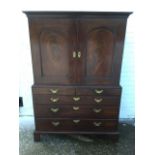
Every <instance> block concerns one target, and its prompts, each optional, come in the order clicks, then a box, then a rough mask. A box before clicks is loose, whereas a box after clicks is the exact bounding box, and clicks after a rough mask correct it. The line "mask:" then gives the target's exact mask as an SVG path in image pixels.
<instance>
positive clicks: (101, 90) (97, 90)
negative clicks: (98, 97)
mask: <svg viewBox="0 0 155 155" xmlns="http://www.w3.org/2000/svg"><path fill="white" fill-rule="evenodd" d="M95 93H96V94H101V93H103V89H100V90H99V89H95Z"/></svg>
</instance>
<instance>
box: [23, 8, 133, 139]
mask: <svg viewBox="0 0 155 155" xmlns="http://www.w3.org/2000/svg"><path fill="white" fill-rule="evenodd" d="M25 13H26V15H27V16H28V21H29V30H30V42H31V51H32V61H33V73H34V85H33V86H32V92H33V105H34V114H35V131H34V140H35V141H39V140H40V134H44V133H65V134H103V135H110V136H115V137H118V134H119V132H118V118H119V108H120V97H121V86H120V84H119V79H120V71H121V62H122V52H123V46H124V38H125V29H126V22H127V17H128V16H129V15H130V14H131V12H32V11H31V12H29V11H28V12H25Z"/></svg>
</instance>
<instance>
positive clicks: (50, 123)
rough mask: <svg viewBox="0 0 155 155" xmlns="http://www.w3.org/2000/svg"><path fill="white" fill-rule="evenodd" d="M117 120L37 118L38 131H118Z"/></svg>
mask: <svg viewBox="0 0 155 155" xmlns="http://www.w3.org/2000/svg"><path fill="white" fill-rule="evenodd" d="M117 123H118V121H117V120H103V119H100V120H98V119H93V120H80V119H42V118H41V119H36V130H38V131H51V132H52V131H108V132H110V131H116V130H117Z"/></svg>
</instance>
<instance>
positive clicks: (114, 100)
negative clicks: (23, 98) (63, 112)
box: [33, 94, 120, 106]
mask: <svg viewBox="0 0 155 155" xmlns="http://www.w3.org/2000/svg"><path fill="white" fill-rule="evenodd" d="M33 101H34V103H35V104H82V105H83V104H88V105H89V104H97V105H107V106H108V105H119V102H120V96H111V97H109V96H108V97H107V96H106V97H105V96H80V95H79V96H64V95H61V96H60V95H49V94H42V95H41V94H33Z"/></svg>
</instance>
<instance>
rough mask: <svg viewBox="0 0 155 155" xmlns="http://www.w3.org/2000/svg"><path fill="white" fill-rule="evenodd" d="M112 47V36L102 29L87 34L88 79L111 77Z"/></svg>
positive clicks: (109, 32)
mask: <svg viewBox="0 0 155 155" xmlns="http://www.w3.org/2000/svg"><path fill="white" fill-rule="evenodd" d="M113 46H114V38H113V34H112V32H111V31H110V30H108V29H106V28H104V27H103V28H97V29H95V30H92V31H91V32H89V33H88V34H87V40H86V51H87V58H86V59H87V61H86V62H87V63H86V75H87V76H88V77H89V78H93V77H98V78H102V77H108V76H110V75H111V67H112V55H113Z"/></svg>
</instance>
